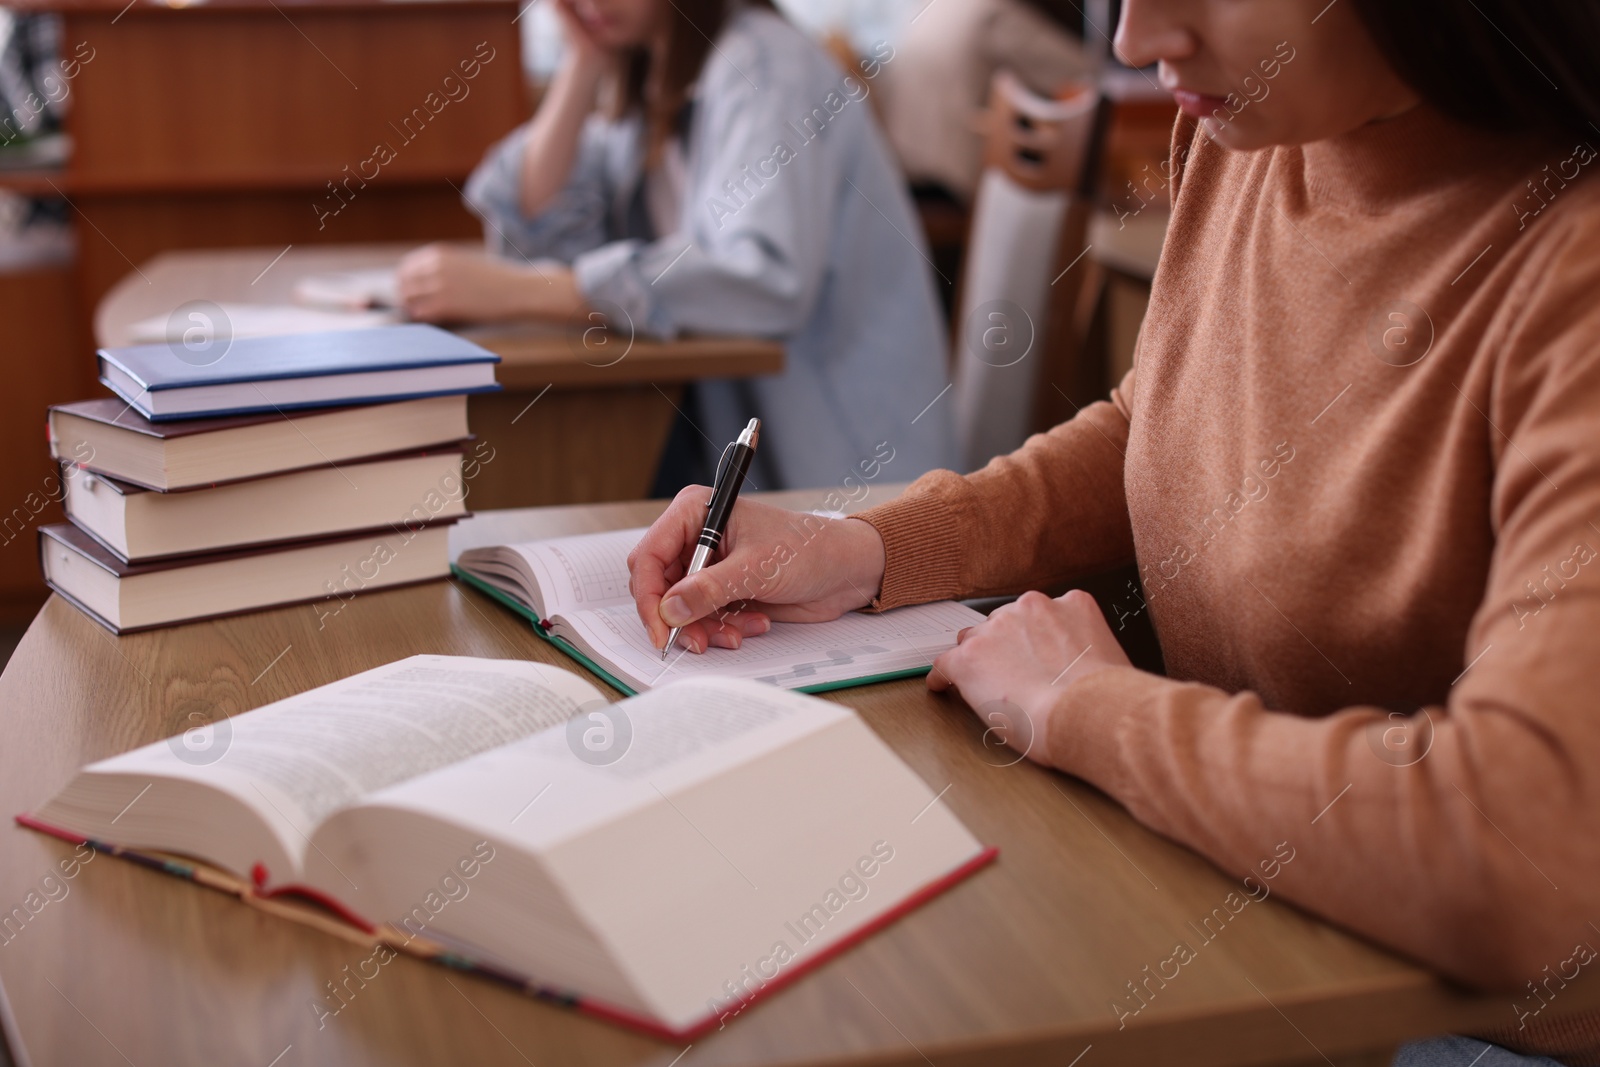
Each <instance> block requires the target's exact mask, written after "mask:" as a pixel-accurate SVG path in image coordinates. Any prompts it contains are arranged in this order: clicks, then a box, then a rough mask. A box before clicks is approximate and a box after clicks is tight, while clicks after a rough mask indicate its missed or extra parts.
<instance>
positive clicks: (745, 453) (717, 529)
mask: <svg viewBox="0 0 1600 1067" xmlns="http://www.w3.org/2000/svg"><path fill="white" fill-rule="evenodd" d="M760 439H761V420H760V419H751V420H750V425H748V426H746V427H745V428H744V429H743V430H741V431H740V432H739V439H738V440H737V441H735V442H733V444H731V445H729V446H728V447H727V448H725V449H723V450H722V459H721V460H720V461H719V462H718V463H717V476H716V477H715V478H713V479H712V480H711V503H709V504H707V505H706V522H705V525H704V526H703V527H701V529H700V541H699V543H698V544H696V545H695V546H694V555H693V556H691V557H690V559H689V569H688V570H686V571H684V572H683V576H684V577H685V578H688V577H690V576H692V575H695V574H699V573H700V571H701V570H703V569H704V568H705V565H706V561H707V560H709V559H710V558H711V553H713V552H715V551H716V550H717V546H718V545H719V544H721V543H722V535H723V534H724V533H726V532H727V529H728V517H729V516H731V515H732V514H733V502H734V501H735V500H737V499H739V490H740V488H742V487H743V486H744V476H745V474H746V473H748V472H749V470H750V461H751V460H752V459H754V458H755V455H756V443H757V442H758V441H759V440H760ZM682 629H683V627H681V626H674V627H673V628H672V632H671V633H670V634H668V635H667V643H666V646H665V647H664V648H662V650H661V658H662V659H666V658H667V651H668V650H669V649H671V648H672V643H673V642H674V641H676V640H677V639H678V631H679V630H682Z"/></svg>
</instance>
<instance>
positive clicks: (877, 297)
mask: <svg viewBox="0 0 1600 1067" xmlns="http://www.w3.org/2000/svg"><path fill="white" fill-rule="evenodd" d="M558 4H559V10H560V12H561V15H562V20H563V23H564V26H565V30H566V34H567V52H566V56H565V59H564V61H563V62H562V64H561V67H560V69H559V71H558V72H557V74H556V76H555V78H554V80H553V81H552V83H551V85H550V87H549V91H548V92H547V93H546V94H545V97H544V101H543V103H542V104H541V106H540V108H539V112H538V114H537V115H536V116H535V117H534V119H533V121H532V122H530V123H529V124H528V125H527V126H525V127H523V128H521V129H518V130H517V131H515V132H514V133H512V134H511V135H510V136H509V137H507V138H506V139H505V140H504V141H503V142H501V143H500V144H499V145H497V146H496V147H494V148H492V149H491V150H490V152H489V154H488V156H487V158H486V159H485V160H484V162H483V164H482V165H481V166H480V167H479V169H478V171H477V172H476V173H475V174H474V175H473V176H472V179H471V181H470V182H469V183H468V185H467V189H466V196H467V200H468V202H469V204H470V205H471V206H472V207H473V208H474V210H476V211H477V212H478V213H479V214H480V215H481V216H482V218H483V219H484V225H485V235H486V238H487V240H488V242H489V244H490V246H491V248H492V250H493V252H494V253H495V254H493V255H488V256H485V255H476V254H472V253H468V252H464V251H461V250H457V249H453V248H451V247H448V246H429V247H427V248H423V249H420V250H418V251H416V252H414V253H412V254H411V255H409V256H408V257H407V258H406V259H405V260H404V261H403V262H402V264H401V266H400V276H399V284H400V294H401V298H402V300H403V302H404V305H405V309H406V311H407V312H408V313H409V314H410V315H411V316H412V317H414V318H418V319H423V320H430V321H434V320H472V321H487V320H495V319H513V318H545V319H554V320H557V321H563V322H568V323H571V324H574V325H575V326H576V327H577V328H580V329H581V328H585V327H587V326H590V325H592V324H594V323H598V322H600V321H601V316H603V317H604V319H606V320H609V322H610V325H611V326H612V327H613V329H616V330H618V331H621V332H622V333H623V334H624V335H625V336H624V337H623V338H620V339H619V340H618V341H617V342H615V343H618V344H619V345H625V344H626V337H627V336H629V335H631V334H632V333H634V332H636V333H638V334H641V335H647V336H652V337H661V338H670V337H674V336H677V335H679V334H682V333H698V334H741V335H753V336H761V337H769V338H774V339H777V340H780V341H782V342H783V344H784V346H785V349H786V353H787V359H786V365H785V369H784V371H783V372H782V373H781V374H778V375H773V376H769V377H764V378H755V379H746V380H737V381H716V382H700V383H697V384H695V385H693V386H691V387H690V389H689V390H688V393H689V396H688V402H687V403H686V404H685V405H684V407H683V409H682V411H681V413H680V418H679V422H678V425H677V426H676V428H675V429H674V433H673V437H672V440H671V442H670V443H669V445H668V449H667V455H666V458H665V460H664V462H663V466H662V470H661V472H660V475H659V476H658V479H657V485H656V490H657V492H658V494H670V493H672V492H674V491H676V490H677V489H678V488H680V487H682V486H683V485H685V484H688V483H689V482H692V481H696V480H702V481H703V480H707V479H708V478H709V477H710V473H711V466H712V464H713V463H714V462H715V459H716V457H717V454H718V452H719V451H720V449H721V448H722V446H723V445H725V444H726V443H727V442H729V441H731V440H733V438H734V437H735V436H737V434H738V431H739V429H740V428H742V427H743V426H744V424H745V423H746V422H747V421H748V420H749V419H750V418H751V417H758V418H760V419H762V420H763V425H762V431H761V448H760V451H759V452H758V454H757V456H756V461H755V466H754V467H753V468H752V470H751V473H750V480H751V483H752V485H753V486H755V487H759V488H761V489H775V488H785V487H800V486H826V485H837V484H839V483H840V482H841V481H842V480H843V479H845V478H847V477H850V476H852V475H854V476H855V477H858V478H859V477H860V475H861V470H862V467H861V465H862V464H863V463H866V464H874V465H875V464H879V463H883V461H884V459H885V457H892V458H890V459H889V460H888V462H887V464H886V467H887V471H888V475H889V477H892V478H897V479H904V478H912V477H915V476H916V475H918V474H921V473H922V472H924V471H926V470H930V469H933V468H936V467H940V466H944V465H948V464H949V463H951V462H952V460H953V458H954V456H953V453H954V449H953V440H952V438H953V434H952V430H951V425H950V421H949V416H950V409H949V405H948V404H943V405H933V406H932V407H931V408H930V409H929V410H926V411H924V410H923V409H924V408H927V407H928V406H929V403H930V401H932V400H933V399H934V398H935V397H936V396H937V395H939V394H940V392H941V390H943V389H944V388H945V387H946V383H947V382H948V377H947V371H946V355H945V353H946V343H945V338H944V328H943V323H942V321H941V318H940V315H939V311H938V305H937V301H936V297H935V294H934V289H933V284H932V277H931V274H930V269H929V264H928V261H927V255H926V251H925V249H924V248H923V246H922V242H921V234H920V230H919V228H918V226H917V222H916V218H915V216H914V215H913V213H912V210H911V205H910V200H909V197H908V196H907V194H906V190H905V187H904V183H903V182H902V180H901V177H900V174H899V172H898V170H897V169H896V167H895V164H894V161H893V157H892V156H891V155H890V152H889V150H888V147H887V146H886V145H885V143H884V141H883V138H882V135H881V133H880V132H879V129H878V126H877V124H876V122H875V121H874V120H873V118H872V116H871V112H870V106H869V104H868V102H867V97H868V95H869V94H870V93H871V91H872V88H873V86H872V84H871V82H870V81H864V80H863V79H862V78H860V77H857V76H855V75H853V74H852V75H846V74H845V73H844V72H842V71H841V70H840V69H839V68H838V66H837V65H835V64H834V62H833V61H832V60H831V59H830V58H828V56H827V55H826V53H825V52H824V51H823V50H822V49H821V48H820V47H819V46H818V45H816V44H815V43H813V42H812V41H811V40H810V39H808V38H807V37H805V36H804V35H803V34H802V33H801V32H800V31H798V30H797V29H796V28H795V27H793V26H792V25H791V24H790V23H789V22H787V21H786V20H785V19H784V18H783V17H782V16H781V15H779V14H778V13H777V12H776V11H775V10H774V9H773V8H772V7H771V6H770V5H769V4H768V3H767V2H766V0H745V2H737V0H731V2H724V0H558ZM919 412H922V414H921V415H920V416H919ZM874 469H876V466H874Z"/></svg>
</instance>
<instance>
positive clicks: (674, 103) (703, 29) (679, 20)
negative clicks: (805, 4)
mask: <svg viewBox="0 0 1600 1067" xmlns="http://www.w3.org/2000/svg"><path fill="white" fill-rule="evenodd" d="M667 6H668V7H669V9H670V10H669V11H668V12H667V46H666V56H665V59H664V60H663V61H662V64H661V70H659V71H657V70H653V69H651V68H652V66H653V64H652V63H651V60H650V50H649V49H648V48H634V49H631V50H630V51H629V52H628V53H627V55H625V56H624V57H623V62H622V70H621V79H620V84H619V85H618V92H617V96H616V112H617V114H618V115H621V114H623V113H626V112H628V111H632V110H633V109H635V108H638V109H640V110H641V111H643V112H644V125H645V146H646V150H645V158H646V159H647V160H648V161H649V163H650V164H651V165H654V164H655V162H656V161H657V160H658V159H659V158H660V155H661V150H662V148H663V147H665V145H666V143H667V141H668V140H670V139H671V138H672V136H673V135H674V134H681V133H683V132H684V131H683V130H682V129H680V128H679V120H680V117H681V116H682V115H683V113H684V105H685V104H687V103H688V102H689V87H690V86H692V85H693V84H694V82H695V79H696V78H698V77H700V68H701V67H703V66H705V62H706V56H707V55H708V54H710V52H711V43H712V42H713V41H715V40H716V39H717V35H718V34H720V33H721V32H722V28H723V26H725V25H727V22H728V18H729V17H730V16H731V15H733V13H734V12H735V11H737V10H739V9H740V8H744V7H756V8H764V9H766V10H768V11H775V10H776V8H774V7H773V6H772V0H667Z"/></svg>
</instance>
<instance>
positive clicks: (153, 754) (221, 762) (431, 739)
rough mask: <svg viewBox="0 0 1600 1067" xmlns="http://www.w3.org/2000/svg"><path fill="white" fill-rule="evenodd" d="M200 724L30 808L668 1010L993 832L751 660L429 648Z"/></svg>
mask: <svg viewBox="0 0 1600 1067" xmlns="http://www.w3.org/2000/svg"><path fill="white" fill-rule="evenodd" d="M204 731H210V734H209V737H199V738H195V737H191V736H190V735H180V736H179V737H175V738H171V739H169V740H168V741H158V742H156V743H155V744H152V745H147V746H145V747H143V748H139V749H135V750H134V751H132V752H127V753H124V754H122V755H120V756H114V757H112V758H110V759H106V760H101V761H100V762H98V763H94V764H91V765H89V766H88V767H85V768H83V769H82V770H80V771H79V772H78V774H77V775H76V776H75V777H74V778H73V779H72V780H71V781H70V782H69V783H68V784H67V786H66V787H65V788H64V789H63V790H62V791H61V792H60V793H58V794H57V795H56V796H55V797H53V798H52V799H50V800H49V801H48V802H47V803H46V804H44V805H43V806H42V807H41V808H39V809H38V810H37V811H36V812H34V813H32V814H28V815H20V816H18V821H19V822H21V823H22V824H24V825H26V826H30V827H32V828H34V829H38V830H42V831H44V832H47V833H51V834H54V835H56V836H59V837H63V838H66V839H67V840H69V841H74V842H80V843H81V842H85V841H87V842H89V843H92V844H93V845H94V847H96V848H98V849H102V850H105V851H109V852H112V853H116V854H121V855H125V856H128V857H129V858H132V859H134V860H136V861H139V862H143V863H145V864H147V865H151V866H156V867H158V868H160V869H162V870H165V871H167V872H169V873H172V874H177V875H180V876H182V877H186V878H189V879H190V880H192V881H195V882H199V883H201V884H203V885H206V886H209V887H211V888H216V889H221V890H223V891H226V892H230V893H233V894H234V895H236V896H238V897H239V898H240V899H241V900H244V901H245V902H246V903H250V904H253V905H255V906H257V907H261V908H264V909H265V910H267V911H271V912H274V913H276V914H280V915H283V916H285V917H288V918H294V919H298V920H300V921H304V922H310V923H312V924H313V925H317V926H319V927H320V928H322V929H324V930H326V931H328V932H332V933H343V934H344V935H345V936H350V937H361V936H365V937H367V938H369V939H372V941H373V942H375V943H377V944H379V945H380V946H387V947H388V948H389V949H392V950H395V951H404V952H408V953H411V954H415V955H418V956H422V957H424V958H428V959H434V960H438V961H440V962H443V963H446V964H447V965H449V966H451V967H455V968H457V969H464V970H473V971H479V972H482V973H484V974H485V975H487V976H489V977H492V978H496V979H499V980H501V981H505V982H509V983H511V984H513V985H515V986H516V987H517V988H519V989H522V990H524V991H526V992H529V993H532V994H534V995H537V996H541V997H545V998H547V999H554V1000H557V1001H559V1002H562V1003H566V1004H570V1005H574V1006H576V1007H578V1008H579V1009H581V1010H585V1011H587V1012H589V1013H591V1014H594V1015H598V1016H601V1017H603V1018H607V1019H610V1020H612V1021H615V1022H620V1023H624V1024H627V1025H630V1026H633V1027H636V1028H638V1029H641V1030H645V1031H647V1032H650V1033H654V1034H657V1035H661V1036H672V1037H674V1038H680V1039H682V1038H685V1037H687V1036H688V1035H691V1034H693V1033H695V1032H698V1031H700V1030H703V1029H706V1028H709V1027H711V1026H714V1025H717V1022H718V1020H719V1019H720V1018H722V1017H723V1016H726V1015H728V1014H730V1013H734V1012H737V1011H738V1010H739V1008H740V1007H741V1006H742V1005H743V1004H745V1003H748V1002H749V1001H750V1000H752V999H754V998H756V997H758V996H761V995H764V994H767V993H770V992H772V991H774V990H775V989H777V988H778V987H780V986H782V985H784V984H786V983H787V982H789V981H790V980H792V979H793V978H794V977H795V976H797V975H798V974H799V973H801V972H802V971H803V970H805V969H806V968H808V967H809V966H812V965H815V964H816V963H818V962H820V961H821V960H823V959H826V958H827V957H829V956H831V955H833V954H834V953H836V952H838V951H841V950H842V949H843V948H844V947H846V946H848V945H850V944H852V943H854V942H855V941H857V940H859V939H860V938H862V937H865V936H866V935H867V934H869V933H871V932H872V931H873V930H876V929H878V928H879V927H881V926H883V925H884V924H886V923H888V922H890V921H892V920H893V919H894V918H895V917H897V916H899V915H901V914H903V913H904V912H906V911H907V910H909V909H910V908H913V907H915V906H916V905H917V904H919V903H921V902H922V901H924V900H927V899H928V898H929V897H931V896H933V895H934V894H936V893H938V892H940V891H941V890H942V889H944V888H947V887H948V886H950V885H952V884H953V883H955V882H956V881H959V880H960V879H961V878H963V877H965V876H966V875H968V874H970V873H971V872H973V871H974V870H976V869H977V868H979V867H981V866H982V865H983V864H985V863H986V862H988V861H989V860H990V859H992V858H993V857H994V850H993V849H985V848H983V847H982V846H981V845H980V844H979V843H978V842H977V840H976V839H974V838H973V836H972V835H971V834H970V833H968V832H967V830H966V828H965V827H963V826H962V825H961V822H960V821H959V820H958V819H957V818H956V816H955V815H954V814H953V813H952V812H951V811H950V809H949V807H948V806H947V805H945V804H941V803H936V801H937V800H938V799H939V798H938V797H936V796H935V795H934V792H933V790H932V789H930V788H929V787H928V785H927V784H926V783H924V782H923V780H922V779H921V778H920V777H918V776H917V775H916V774H915V773H914V772H913V771H912V770H911V768H909V767H908V766H906V764H905V763H904V762H902V761H901V760H900V758H899V757H898V756H896V755H895V753H894V752H893V751H892V750H891V749H890V748H889V747H888V746H887V745H885V744H884V743H883V741H881V740H880V739H879V738H878V736H877V735H876V734H875V733H873V732H872V730H871V729H869V728H868V727H867V726H866V724H865V723H864V722H862V720H861V719H860V717H859V716H857V715H856V713H855V712H853V711H852V710H851V709H850V708H848V707H845V706H844V705H842V704H837V703H834V702H831V701H824V700H818V699H815V698H812V697H804V696H800V695H798V694H795V693H785V692H781V691H779V690H776V689H773V688H772V687H771V686H766V685H760V684H757V683H753V682H748V681H739V680H734V679H727V678H695V679H681V680H679V681H677V682H675V683H674V684H672V685H668V686H665V687H663V688H661V689H658V690H655V691H653V692H650V693H646V694H644V695H642V696H637V697H633V698H631V699H629V700H624V701H622V702H620V703H618V704H607V703H606V701H605V699H604V697H602V695H601V693H600V690H599V689H597V688H596V687H595V686H594V685H592V684H591V683H590V682H588V681H586V680H584V679H583V678H580V677H579V676H578V675H577V674H575V673H573V672H571V671H566V670H562V669H560V668H557V667H550V666H546V665H544V664H537V663H527V662H522V661H514V660H487V659H475V658H468V657H456V656H413V657H411V658H409V659H404V660H400V661H398V662H395V663H391V664H388V665H387V666H384V667H379V668H377V669H375V670H370V671H367V672H365V673H363V674H358V675H355V676H353V677H350V678H346V679H343V680H342V681H338V682H334V683H333V684H331V685H326V686H323V687H321V688H319V689H314V690H311V691H309V692H305V693H301V694H299V695H297V696H293V697H290V698H288V699H286V700H281V701H278V702H277V703H275V704H269V705H267V706H265V707H262V708H257V709H256V710H254V711H250V712H245V713H243V714H240V715H235V716H233V717H232V718H228V719H223V720H221V721H219V722H218V723H217V724H215V725H213V726H209V727H205V728H204ZM204 731H202V732H204ZM197 861H198V862H197ZM297 899H299V900H305V899H309V900H314V901H318V902H321V903H322V904H324V905H325V906H327V907H328V908H330V909H332V910H331V911H323V912H319V911H316V910H315V909H313V908H312V907H310V906H309V905H303V904H299V905H297V904H296V903H295V901H296V900H297ZM335 913H337V915H338V916H342V917H343V920H344V921H342V922H341V920H340V919H339V918H337V917H336V914H335ZM369 961H372V967H373V968H376V967H377V966H378V965H380V964H382V963H385V962H387V960H386V959H384V958H382V957H378V958H377V959H376V960H373V959H372V958H371V957H369ZM366 977H367V978H369V979H370V978H371V977H373V974H367V976H366ZM329 988H330V989H331V990H335V992H334V993H330V994H329V996H327V997H326V998H323V1000H321V1001H317V1002H314V1003H313V1008H314V1009H315V1010H317V1011H318V1012H319V1018H320V1015H321V1013H324V1012H325V1013H330V1014H337V1013H338V1011H340V1010H341V1006H342V1002H341V996H342V994H338V991H337V989H336V987H334V986H333V984H332V983H330V984H329ZM347 992H348V993H349V994H351V995H353V994H354V992H355V991H354V990H353V989H351V990H348V991H347ZM319 993H320V991H319ZM319 1005H320V1006H319Z"/></svg>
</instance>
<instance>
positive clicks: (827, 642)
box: [558, 599, 983, 690]
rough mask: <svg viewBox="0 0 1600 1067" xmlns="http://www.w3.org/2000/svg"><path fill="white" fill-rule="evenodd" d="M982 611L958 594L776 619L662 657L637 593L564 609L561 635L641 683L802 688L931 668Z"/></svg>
mask: <svg viewBox="0 0 1600 1067" xmlns="http://www.w3.org/2000/svg"><path fill="white" fill-rule="evenodd" d="M982 621H983V616H982V615H980V614H978V613H977V612H976V611H973V610H972V609H971V608H969V607H966V606H965V605H962V604H958V603H955V602H953V601H944V602H941V603H936V604H917V605H914V606H911V607H904V608H896V609H894V610H893V611H886V612H883V613H881V614H876V615H869V614H864V613H861V612H849V613H847V614H845V615H842V616H840V617H839V618H837V619H834V620H832V621H830V622H807V623H799V622H775V623H773V624H772V629H771V630H769V631H768V632H767V633H764V634H762V635H760V636H759V637H751V638H747V639H746V640H745V642H744V644H743V645H742V646H741V647H739V648H737V649H727V648H710V649H707V650H706V651H705V652H704V653H701V654H698V655H696V654H695V653H691V652H685V650H684V649H682V648H681V647H680V648H675V649H673V650H672V651H671V652H670V653H669V654H668V656H667V658H666V660H665V661H663V660H662V659H661V653H660V652H659V651H658V650H657V649H655V648H653V647H652V646H651V644H650V637H649V635H648V634H647V633H646V631H645V628H644V624H643V623H641V622H640V621H639V616H638V613H637V612H636V611H635V610H634V604H633V601H632V599H627V600H625V601H624V602H622V603H620V604H608V605H601V606H596V607H594V608H590V609H588V610H584V611H575V612H568V613H563V614H562V615H561V618H560V622H561V624H562V626H561V629H560V630H559V631H558V632H560V633H562V636H569V634H568V633H567V631H570V632H571V633H570V636H572V637H575V638H577V639H578V641H577V643H579V644H580V645H581V646H584V647H587V648H588V649H591V650H593V651H594V652H595V653H597V657H596V658H597V659H599V660H600V661H601V662H602V663H604V664H605V665H607V666H608V667H611V668H614V672H615V673H616V674H617V675H618V677H620V678H622V679H623V680H624V681H626V682H628V683H629V685H631V686H632V687H633V688H635V689H639V690H644V689H651V688H654V687H655V686H657V685H661V684H663V683H665V682H667V681H670V680H672V679H674V678H682V677H697V676H704V675H724V676H728V677H734V678H750V679H754V680H756V681H762V682H766V683H768V684H770V685H775V686H778V687H779V688H780V689H800V688H803V687H806V686H813V685H822V684H826V683H828V682H838V681H846V680H849V679H857V678H867V677H871V676H873V675H877V674H887V673H890V672H892V671H900V670H910V669H912V668H919V667H931V666H932V665H933V660H934V657H936V656H938V655H939V653H941V652H943V651H945V649H948V648H951V647H953V646H954V645H955V643H956V634H957V633H959V632H960V631H961V630H962V629H963V628H964V627H967V626H976V625H977V624H978V623H980V622H982Z"/></svg>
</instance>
